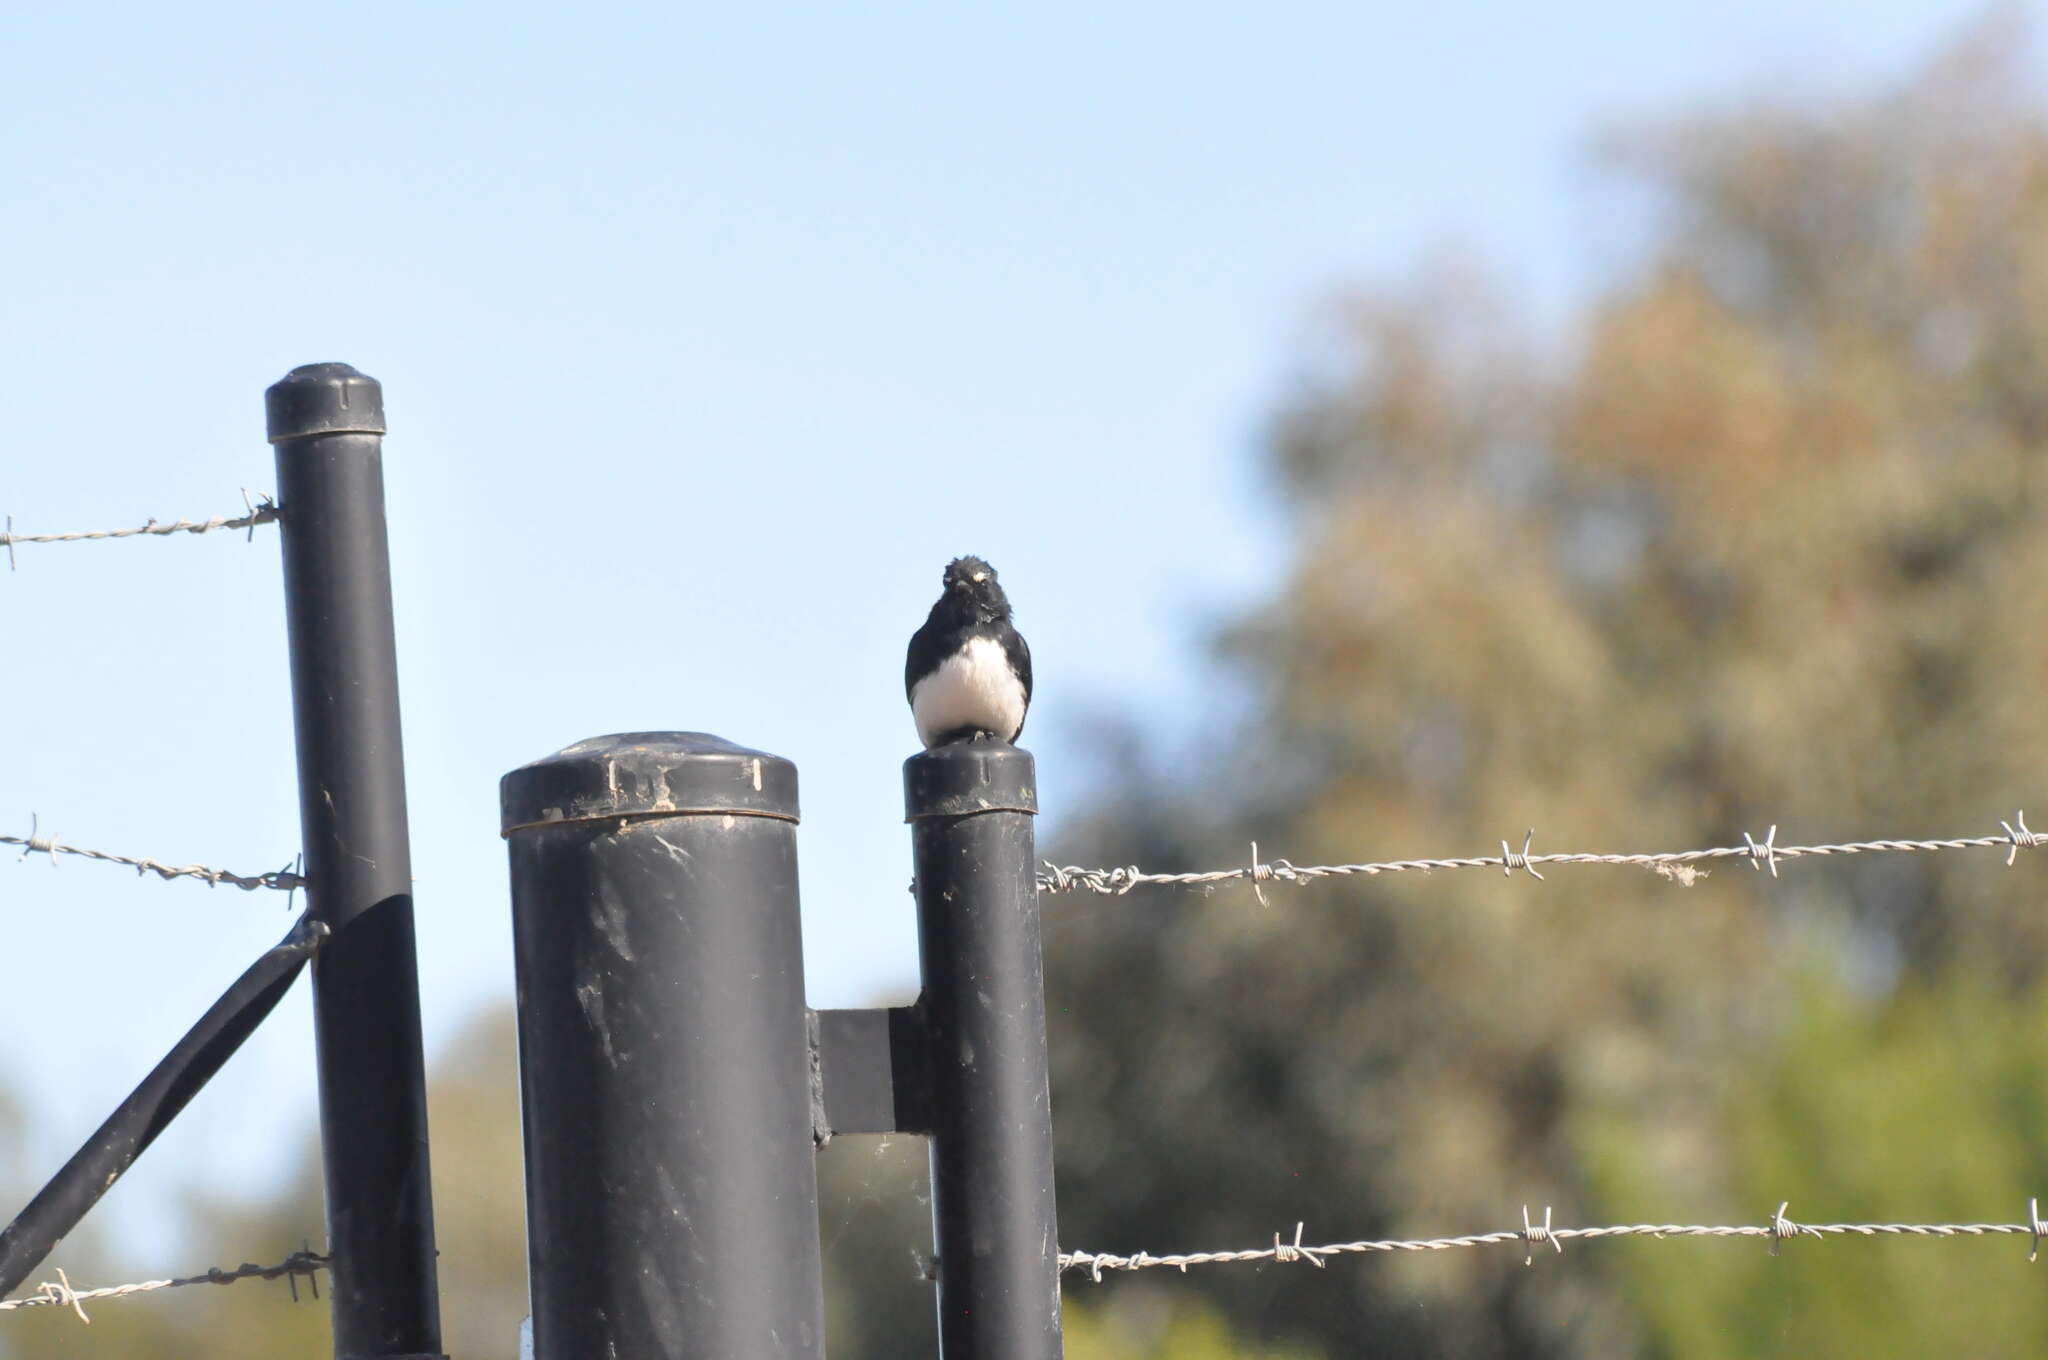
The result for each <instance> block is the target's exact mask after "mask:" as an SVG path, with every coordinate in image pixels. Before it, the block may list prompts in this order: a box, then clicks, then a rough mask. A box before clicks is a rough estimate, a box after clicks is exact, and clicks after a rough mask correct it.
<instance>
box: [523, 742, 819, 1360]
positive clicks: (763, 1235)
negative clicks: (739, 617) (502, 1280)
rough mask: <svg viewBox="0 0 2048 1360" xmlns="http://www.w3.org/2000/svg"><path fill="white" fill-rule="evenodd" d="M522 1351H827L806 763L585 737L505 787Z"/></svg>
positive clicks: (644, 1359)
mask: <svg viewBox="0 0 2048 1360" xmlns="http://www.w3.org/2000/svg"><path fill="white" fill-rule="evenodd" d="M501 796H502V811H503V816H504V832H505V837H506V840H507V842H508V849H509V853H510V858H511V874H512V927H513V941H514V947H515V950H516V964H517V970H518V979H519V1070H520V1091H521V1097H522V1108H523V1112H524V1113H523V1122H524V1125H525V1133H526V1204H527V1213H526V1221H527V1235H528V1242H529V1247H528V1251H529V1262H530V1266H531V1288H532V1299H533V1337H534V1353H535V1355H536V1356H537V1357H538V1360H613V1358H614V1357H620V1356H630V1357H633V1360H658V1358H660V1357H681V1356H688V1357H691V1360H822V1357H823V1355H824V1319H823V1314H824V1303H823V1295H824V1288H823V1283H822V1271H821V1268H820V1264H819V1256H820V1251H819V1244H818V1208H817V1168H816V1163H815V1161H814V1158H813V1150H812V1142H811V1136H812V1119H813V1109H812V1094H813V1093H812V1074H811V1050H810V1043H809V1037H808V1017H807V1012H806V1011H805V1008H804V973H803V941H802V934H801V930H800V927H799V921H798V911H797V873H796V819H797V784H796V767H795V766H794V765H792V764H790V763H789V762H788V761H786V760H783V759H782V758H781V757H779V756H771V755H766V754H763V753H762V752H759V751H750V750H748V749H746V748H745V747H741V746H735V745H733V744H732V743H731V742H728V741H723V740H721V739H720V738H717V737H713V736H707V735H705V734H703V733H697V732H644V733H630V734H625V735H621V736H612V737H599V738H595V739H593V740H591V741H586V742H583V743H581V744H579V745H576V746H571V747H569V748H568V749H566V750H564V751H561V752H559V753H557V754H555V755H552V756H549V757H547V758H545V759H543V760H538V761H535V762H534V763H533V764H531V765H526V766H522V767H521V768H519V769H517V770H514V771H512V772H511V773H510V774H508V775H506V776H505V778H504V781H503V785H502V788H501Z"/></svg>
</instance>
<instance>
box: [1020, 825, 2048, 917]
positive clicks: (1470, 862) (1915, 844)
mask: <svg viewBox="0 0 2048 1360" xmlns="http://www.w3.org/2000/svg"><path fill="white" fill-rule="evenodd" d="M1999 826H2000V827H2001V828H2003V829H2002V831H2001V832H2000V834H1998V835H1996V836H1961V837H1956V838H1952V839H1948V840H1877V841H1845V842H1838V843H1834V844H1828V845H1779V844H1778V843H1777V840H1778V828H1777V827H1775V826H1773V827H1772V828H1771V829H1770V830H1769V831H1768V832H1766V833H1765V834H1764V838H1763V839H1762V840H1761V841H1759V840H1757V839H1756V838H1755V837H1753V836H1751V835H1750V834H1749V833H1748V832H1746V831H1745V832H1743V833H1742V842H1743V843H1742V844H1741V845H1719V846H1713V847H1710V848H1708V849H1704V850H1673V851H1665V852H1661V853H1656V854H1625V855H1607V854H1589V853H1585V852H1580V851H1573V852H1566V853H1558V854H1542V855H1535V854H1531V853H1529V848H1530V846H1531V844H1532V843H1533V842H1534V840H1535V837H1536V833H1535V831H1534V829H1531V830H1530V831H1529V832H1527V833H1526V834H1525V835H1524V836H1523V837H1522V848H1521V849H1520V850H1516V849H1514V848H1513V847H1512V846H1510V845H1509V844H1508V842H1506V841H1502V842H1501V843H1500V853H1499V854H1498V855H1471V856H1462V857H1458V858H1453V859H1397V860H1383V861H1380V862H1378V863H1372V864H1293V863H1290V862H1289V861H1287V860H1284V859H1276V860H1261V859H1260V858H1259V846H1258V842H1256V841H1254V842H1252V858H1251V863H1250V864H1248V865H1244V866H1242V867H1240V868H1236V869H1208V870H1202V871H1198V872H1193V873H1149V872H1147V871H1145V870H1143V869H1140V868H1138V867H1137V866H1136V865H1131V866H1129V867H1127V868H1119V869H1088V868H1082V867H1080V866H1077V865H1058V864H1054V863H1053V862H1052V861H1051V860H1046V861H1045V862H1044V867H1043V869H1042V870H1041V871H1040V873H1039V875H1038V888H1039V891H1041V892H1047V893H1064V892H1092V893H1104V894H1109V895H1113V896H1122V895H1123V894H1124V893H1127V892H1129V891H1130V890H1131V889H1133V888H1137V887H1142V886H1145V885H1148V884H1150V885H1173V886H1197V887H1207V886H1211V885H1214V884H1217V883H1227V882H1230V881H1231V880H1233V879H1249V880H1250V881H1251V884H1252V891H1253V893H1254V894H1256V895H1257V897H1258V899H1259V901H1260V902H1261V903H1264V902H1265V900H1266V896H1265V892H1264V890H1263V885H1264V884H1267V883H1309V882H1313V881H1315V880H1316V879H1320V878H1342V877H1348V876H1351V875H1365V876H1367V877H1371V876H1376V875H1379V874H1402V873H1413V872H1421V873H1430V872H1432V871H1434V870H1437V869H1499V870H1501V871H1502V872H1503V873H1505V874H1507V875H1509V876H1510V877H1512V876H1513V875H1514V872H1515V870H1517V869H1521V870H1523V871H1524V872H1526V873H1528V874H1529V875H1530V876H1531V877H1532V878H1539V879H1540V878H1542V877H1543V875H1542V874H1541V873H1539V872H1537V868H1536V866H1537V865H1539V864H1541V865H1550V864H1622V865H1630V866H1634V867H1637V868H1644V869H1649V870H1652V871H1653V872H1655V873H1657V874H1660V875H1662V876H1663V877H1665V878H1669V879H1672V880H1673V881H1675V882H1678V883H1680V884H1683V885H1685V886H1687V887H1690V886H1691V885H1692V884H1693V883H1694V882H1695V881H1696V880H1697V879H1700V878H1702V877H1705V875H1706V872H1707V871H1706V870H1704V869H1700V868H1696V867H1694V866H1696V865H1698V864H1700V863H1701V862H1702V861H1706V860H1720V859H1742V860H1746V861H1747V862H1748V864H1749V867H1750V868H1752V869H1757V870H1762V869H1769V870H1770V871H1771V876H1772V877H1773V878H1775V877H1777V874H1778V865H1779V864H1780V863H1781V862H1782V861H1785V860H1793V859H1807V858H1811V857H1814V856H1821V855H1870V854H1923V853H1928V852H1932V851H1937V850H1998V849H2003V850H2004V851H2005V852H2006V854H2005V863H2006V866H2007V867H2008V868H2010V867H2011V866H2012V864H2013V862H2014V860H2016V859H2017V858H2018V857H2019V852H2020V851H2022V850H2031V849H2034V848H2035V847H2036V846H2039V845H2041V844H2043V843H2044V840H2048V833H2041V832H2036V831H2032V830H2030V829H2028V827H2027V814H2026V813H2024V812H2020V813H2015V814H2014V816H2013V820H2012V821H2010V822H2000V823H1999Z"/></svg>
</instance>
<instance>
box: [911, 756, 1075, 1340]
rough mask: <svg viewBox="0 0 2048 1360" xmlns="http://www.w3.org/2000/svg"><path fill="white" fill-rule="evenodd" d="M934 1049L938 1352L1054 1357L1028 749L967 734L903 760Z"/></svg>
mask: <svg viewBox="0 0 2048 1360" xmlns="http://www.w3.org/2000/svg"><path fill="white" fill-rule="evenodd" d="M903 788H904V804H905V809H906V811H907V812H908V814H909V817H908V820H909V821H910V823H911V845H912V852H913V854H914V856H915V860H916V865H917V880H916V893H917V926H918V952H919V955H920V957H921V959H922V963H923V971H924V998H923V1001H922V1002H921V1003H920V1004H921V1005H922V1007H923V1010H924V1019H925V1025H926V1033H927V1036H928V1043H929V1053H930V1071H929V1081H930V1093H931V1118H932V1125H933V1131H932V1151H931V1157H932V1213H933V1221H934V1225H935V1236H936V1238H937V1241H938V1255H939V1268H938V1274H939V1349H940V1351H941V1353H942V1354H943V1355H944V1356H945V1357H946V1360H1058V1357H1059V1356H1060V1355H1061V1342H1060V1282H1059V1236H1058V1233H1057V1231H1056V1228H1055V1223H1054V1215H1053V1162H1052V1101H1051V1097H1050V1094H1049V1093H1048V1090H1047V1074H1046V1050H1045V984H1044V968H1043V963H1042V961H1041V959H1040V955H1039V940H1038V882H1037V864H1036V859H1035V857H1034V854H1033V849H1032V827H1031V823H1032V818H1033V816H1034V815H1035V814H1036V813H1037V810H1038V790H1037V782H1036V776H1035V773H1034V769H1033V765H1032V761H1031V756H1030V753H1029V752H1026V751H1020V750H1018V749H1017V748H1016V747H1014V746H1010V745H1007V744H1005V743H1002V742H959V743H955V744H953V745H950V746H941V747H939V748H937V749H935V750H931V751H926V752H923V753H922V754H919V755H915V756H912V757H911V758H910V759H909V760H908V761H906V762H904V766H903Z"/></svg>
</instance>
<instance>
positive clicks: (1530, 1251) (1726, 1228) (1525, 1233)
mask: <svg viewBox="0 0 2048 1360" xmlns="http://www.w3.org/2000/svg"><path fill="white" fill-rule="evenodd" d="M1791 1207H1792V1206H1791V1204H1790V1202H1789V1201H1787V1202H1785V1203H1781V1204H1779V1205H1778V1211H1777V1212H1776V1213H1774V1214H1772V1215H1771V1218H1770V1221H1769V1222H1768V1223H1760V1224H1759V1223H1737V1224H1724V1225H1713V1226H1709V1225H1704V1224H1696V1223H1624V1224H1614V1225H1609V1226H1605V1227H1590V1228H1554V1227H1552V1226H1551V1223H1550V1210H1549V1208H1547V1207H1546V1208H1545V1209H1544V1210H1543V1221H1542V1222H1541V1223H1537V1222H1534V1221H1533V1220H1531V1219H1530V1217H1529V1209H1528V1206H1527V1205H1524V1206H1523V1207H1522V1226H1521V1227H1520V1228H1507V1229H1503V1230H1502V1231H1500V1232H1488V1233H1472V1234H1470V1235H1468V1236H1464V1237H1424V1238H1406V1239H1390V1240H1381V1241H1362V1242H1331V1243H1327V1244H1325V1245H1323V1246H1315V1247H1311V1246H1303V1245H1302V1241H1301V1235H1302V1226H1303V1225H1301V1224H1300V1223H1297V1224H1295V1225H1294V1240H1293V1241H1292V1242H1289V1241H1287V1240H1285V1239H1283V1238H1282V1237H1281V1235H1280V1234H1279V1233H1274V1234H1273V1245H1272V1246H1270V1247H1254V1248H1252V1249H1250V1250H1247V1251H1197V1252H1185V1253H1178V1254H1175V1255H1171V1256H1154V1255H1152V1254H1151V1253H1150V1252H1143V1251H1141V1252H1138V1253H1136V1254H1134V1255H1130V1256H1119V1255H1116V1254H1114V1253H1112V1252H1091V1251H1063V1252H1061V1253H1060V1258H1059V1259H1060V1270H1061V1271H1063V1272H1064V1271H1069V1270H1085V1271H1087V1272H1088V1275H1089V1278H1090V1279H1092V1280H1094V1281H1096V1282H1098V1283H1099V1282H1100V1281H1101V1279H1102V1272H1103V1271H1105V1270H1150V1269H1154V1268H1157V1267H1161V1266H1167V1267H1172V1268H1175V1269H1178V1270H1179V1271H1181V1272H1182V1273H1183V1274H1185V1273H1186V1272H1187V1268H1188V1267H1189V1266H1208V1265H1228V1264H1231V1263H1233V1262H1241V1261H1274V1262H1278V1263H1280V1264H1283V1265H1285V1264H1292V1263H1296V1262H1304V1261H1305V1262H1307V1263H1308V1264H1309V1265H1312V1266H1316V1267H1318V1268H1320V1267H1322V1266H1324V1265H1325V1264H1327V1262H1326V1261H1325V1258H1326V1257H1330V1256H1345V1255H1352V1254H1358V1253H1367V1252H1393V1251H1451V1250H1454V1249H1456V1248H1459V1247H1489V1246H1496V1245H1499V1244H1501V1243H1506V1242H1519V1243H1521V1244H1522V1245H1523V1246H1524V1247H1526V1248H1527V1250H1526V1251H1525V1253H1524V1254H1523V1257H1522V1264H1523V1265H1533V1264H1534V1263H1535V1260H1536V1250H1537V1248H1539V1247H1544V1246H1548V1247H1550V1248H1552V1249H1554V1250H1556V1251H1558V1252H1560V1253H1561V1252H1563V1251H1564V1244H1565V1243H1566V1242H1567V1241H1572V1240H1575V1239H1579V1238H1597V1237H1655V1238H1669V1237H1762V1238H1768V1239H1769V1241H1770V1244H1771V1255H1773V1256H1776V1255H1777V1254H1778V1247H1779V1246H1780V1244H1782V1243H1784V1242H1785V1241H1787V1240H1788V1239H1790V1238H1794V1237H1820V1238H1826V1237H1997V1236H2025V1237H2031V1238H2032V1239H2033V1246H2032V1247H2031V1249H2030V1250H2029V1251H2028V1252H2027V1259H2028V1260H2029V1261H2032V1260H2034V1259H2036V1258H2037V1257H2038V1256H2039V1255H2040V1254H2041V1239H2042V1238H2043V1237H2044V1236H2048V1222H2043V1221H2042V1219H2041V1208H2040V1201H2039V1200H2038V1199H2030V1200H2028V1201H2027V1221H2026V1222H2025V1223H1795V1222H1793V1221H1792V1220H1791V1219H1789V1218H1787V1217H1785V1211H1786V1210H1787V1209H1789V1208H1791Z"/></svg>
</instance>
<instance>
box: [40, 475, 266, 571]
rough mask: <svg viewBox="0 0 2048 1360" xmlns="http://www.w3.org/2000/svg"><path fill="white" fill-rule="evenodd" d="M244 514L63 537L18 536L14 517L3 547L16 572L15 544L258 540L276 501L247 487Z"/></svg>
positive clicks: (58, 535) (148, 524) (62, 535)
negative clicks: (141, 537)
mask: <svg viewBox="0 0 2048 1360" xmlns="http://www.w3.org/2000/svg"><path fill="white" fill-rule="evenodd" d="M242 505H243V506H244V513H243V514H240V515H237V516H235V517H233V518H232V519H231V518H229V517H227V516H225V515H215V516H214V517H213V518H212V519H202V520H190V519H181V520H177V521H175V522H173V523H170V524H165V523H163V522H162V521H161V520H154V519H152V520H150V521H148V522H147V523H145V524H143V525H142V526H141V527H139V528H135V529H88V530H79V531H74V532H72V533H64V534H17V533H15V532H14V516H12V515H9V516H7V527H6V528H5V529H4V530H0V545H4V546H5V547H6V549H7V569H8V570H9V571H13V570H15V567H16V564H15V561H14V545H15V544H17V543H81V542H85V541H86V540H89V539H102V538H134V537H136V536H137V535H138V534H153V535H157V536H163V535H167V534H210V533H212V532H213V531H214V530H215V529H247V530H248V531H249V537H250V538H251V539H252V540H253V539H254V538H255V537H256V526H257V525H259V524H269V523H270V522H271V521H273V520H275V519H276V518H277V502H276V500H275V499H273V498H272V497H270V496H268V495H259V496H257V497H256V498H255V499H254V500H253V501H252V500H251V499H250V498H249V492H248V490H247V489H246V488H245V489H244V490H243V492H242Z"/></svg>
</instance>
